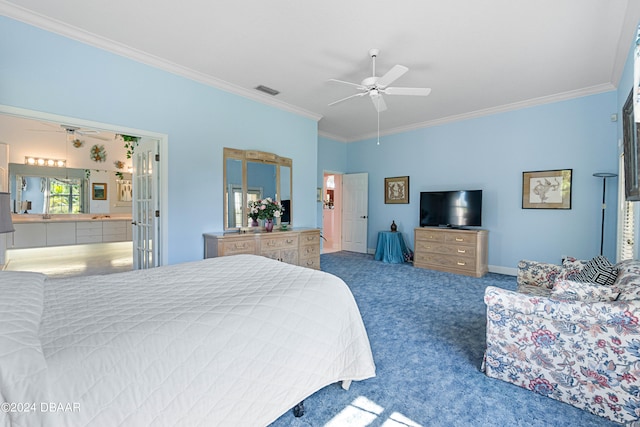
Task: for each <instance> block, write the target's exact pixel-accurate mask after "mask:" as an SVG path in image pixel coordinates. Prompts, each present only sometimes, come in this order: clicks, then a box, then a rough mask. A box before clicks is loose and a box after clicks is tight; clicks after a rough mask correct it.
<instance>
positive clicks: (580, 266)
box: [559, 257, 589, 280]
mask: <svg viewBox="0 0 640 427" xmlns="http://www.w3.org/2000/svg"><path fill="white" fill-rule="evenodd" d="M588 262H589V261H587V260H583V259H575V258H573V257H566V258H564V259H563V260H562V273H561V274H560V277H559V278H560V279H567V280H575V278H576V275H577V274H578V273H581V272H582V270H584V266H585V265H587V263H588Z"/></svg>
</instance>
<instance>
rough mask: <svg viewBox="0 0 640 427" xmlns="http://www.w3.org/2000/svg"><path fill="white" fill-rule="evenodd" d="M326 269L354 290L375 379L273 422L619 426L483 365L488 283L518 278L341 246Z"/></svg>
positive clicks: (508, 283)
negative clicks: (489, 373)
mask: <svg viewBox="0 0 640 427" xmlns="http://www.w3.org/2000/svg"><path fill="white" fill-rule="evenodd" d="M321 265H322V270H324V271H327V272H329V273H332V274H335V275H336V276H338V277H340V278H342V279H343V280H344V281H345V282H346V283H347V285H349V287H350V288H351V291H352V292H353V294H354V296H355V299H356V301H357V303H358V306H359V308H360V312H361V313H362V317H363V320H364V323H365V326H366V328H367V332H368V334H369V339H370V341H371V347H372V350H373V357H374V360H375V362H376V368H377V376H376V377H375V378H373V379H369V380H366V381H360V382H354V383H353V384H352V386H351V389H350V390H349V391H345V390H342V389H341V388H340V386H339V385H337V384H333V385H330V386H328V387H325V388H324V389H322V390H320V391H318V392H317V393H315V394H313V395H312V396H310V397H309V398H307V399H306V400H305V401H304V405H305V409H306V413H305V415H304V416H303V417H301V418H295V417H294V416H293V414H292V413H291V411H289V412H287V413H286V414H284V415H283V416H282V417H280V418H279V419H278V420H277V421H275V422H274V423H273V424H272V425H271V427H285V426H287V427H288V426H314V427H316V426H327V427H343V426H349V427H364V426H383V427H402V426H424V427H427V426H584V427H587V426H619V424H617V423H614V422H611V421H608V420H606V419H604V418H600V417H598V416H596V415H592V414H590V413H588V412H585V411H582V410H580V409H577V408H574V407H573V406H571V405H568V404H565V403H561V402H558V401H555V400H552V399H549V398H546V397H544V396H540V395H537V394H535V393H533V392H531V391H527V390H525V389H522V388H520V387H517V386H514V385H512V384H508V383H505V382H502V381H498V380H495V379H492V378H488V377H486V376H485V375H484V374H483V373H482V372H481V371H480V365H481V363H482V355H483V351H484V346H485V326H486V318H485V316H486V309H485V304H484V302H483V296H484V290H485V288H486V287H487V286H489V285H492V286H498V287H502V288H505V289H515V286H516V281H515V277H513V276H505V275H500V274H493V273H489V274H487V275H486V276H485V277H483V278H480V279H476V278H472V277H465V276H460V275H455V274H449V273H440V272H437V271H431V270H423V269H419V268H414V267H413V266H412V265H411V264H385V263H382V262H380V261H375V260H374V259H373V256H371V255H364V254H356V253H352V252H336V253H332V254H324V255H322V257H321Z"/></svg>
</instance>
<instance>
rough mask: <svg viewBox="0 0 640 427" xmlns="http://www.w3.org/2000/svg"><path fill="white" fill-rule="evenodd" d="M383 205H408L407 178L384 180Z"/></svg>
mask: <svg viewBox="0 0 640 427" xmlns="http://www.w3.org/2000/svg"><path fill="white" fill-rule="evenodd" d="M384 203H385V204H401V203H409V177H408V176H396V177H392V178H385V179H384Z"/></svg>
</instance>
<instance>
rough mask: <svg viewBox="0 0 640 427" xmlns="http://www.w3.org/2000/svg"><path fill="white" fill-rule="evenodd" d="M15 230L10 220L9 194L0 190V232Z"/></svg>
mask: <svg viewBox="0 0 640 427" xmlns="http://www.w3.org/2000/svg"><path fill="white" fill-rule="evenodd" d="M12 231H15V230H14V228H13V221H11V195H10V194H9V193H2V192H0V233H11V232H12Z"/></svg>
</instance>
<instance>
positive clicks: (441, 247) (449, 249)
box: [416, 242, 476, 257]
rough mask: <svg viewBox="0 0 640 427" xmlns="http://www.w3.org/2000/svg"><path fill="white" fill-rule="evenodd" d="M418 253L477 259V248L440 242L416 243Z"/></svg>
mask: <svg viewBox="0 0 640 427" xmlns="http://www.w3.org/2000/svg"><path fill="white" fill-rule="evenodd" d="M416 247H417V248H418V252H421V251H424V252H427V253H435V254H443V255H457V256H461V257H475V256H476V247H475V246H464V245H463V244H459V245H453V244H446V243H440V242H416Z"/></svg>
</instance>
